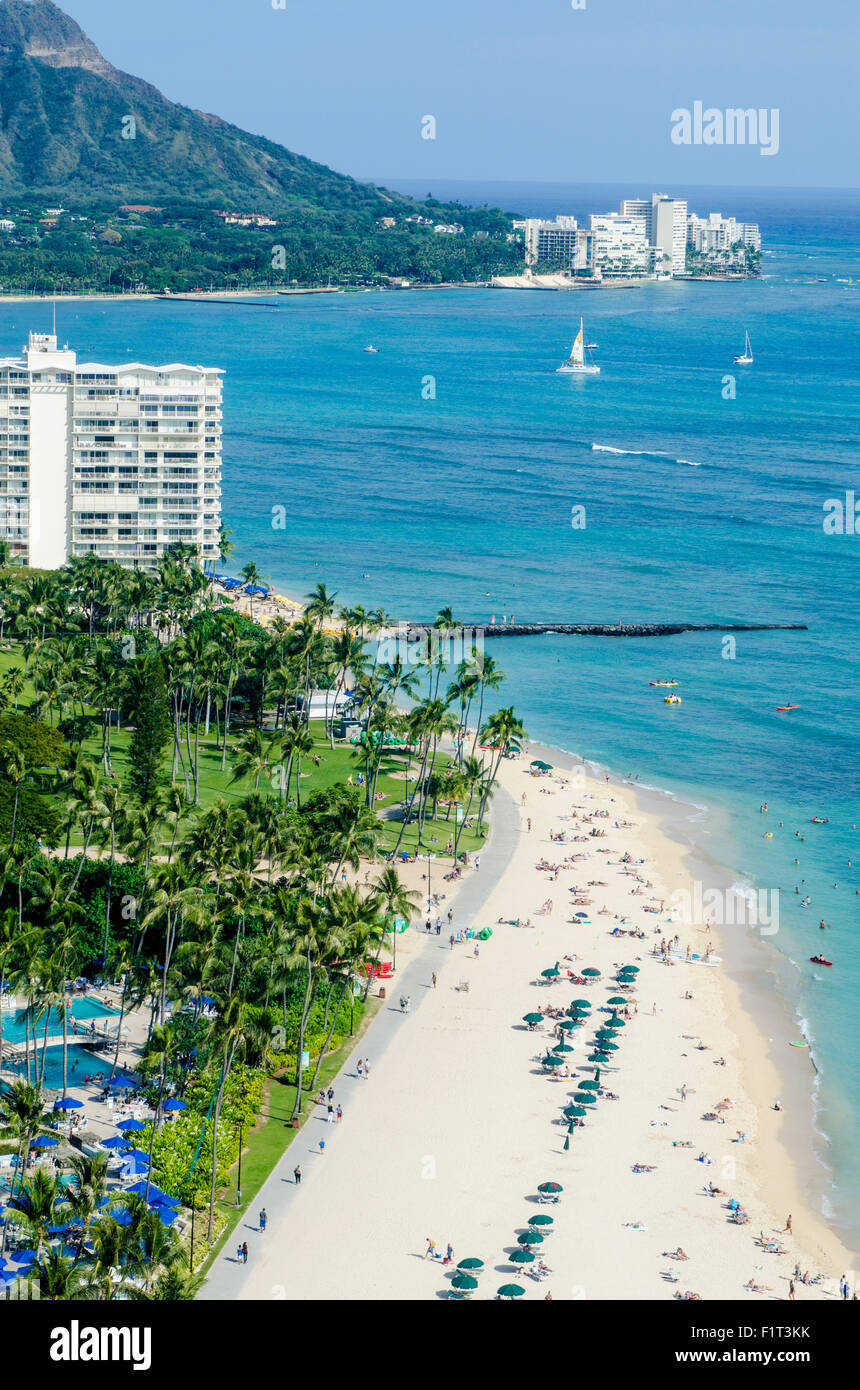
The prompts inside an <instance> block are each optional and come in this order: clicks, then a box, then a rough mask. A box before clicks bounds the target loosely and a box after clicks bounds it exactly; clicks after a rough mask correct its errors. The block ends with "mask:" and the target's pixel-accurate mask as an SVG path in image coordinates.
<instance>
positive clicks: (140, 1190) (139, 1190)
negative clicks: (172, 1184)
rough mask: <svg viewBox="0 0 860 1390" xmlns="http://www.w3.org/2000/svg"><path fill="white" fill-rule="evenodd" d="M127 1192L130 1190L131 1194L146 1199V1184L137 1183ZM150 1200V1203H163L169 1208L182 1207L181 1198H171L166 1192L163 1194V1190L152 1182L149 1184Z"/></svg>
mask: <svg viewBox="0 0 860 1390" xmlns="http://www.w3.org/2000/svg"><path fill="white" fill-rule="evenodd" d="M127 1190H128V1191H129V1192H134V1193H135V1194H136V1195H137V1196H138V1197H145V1196H146V1183H145V1182H136V1183H133V1184H132V1186H131V1187H129V1188H128V1189H127ZM149 1200H150V1203H153V1202H163V1203H164V1204H165V1206H168V1207H178V1206H179V1205H180V1201H179V1198H178V1197H169V1196H168V1194H167V1193H166V1192H162V1190H161V1188H160V1187H156V1186H155V1183H154V1182H151V1183H150V1184H149Z"/></svg>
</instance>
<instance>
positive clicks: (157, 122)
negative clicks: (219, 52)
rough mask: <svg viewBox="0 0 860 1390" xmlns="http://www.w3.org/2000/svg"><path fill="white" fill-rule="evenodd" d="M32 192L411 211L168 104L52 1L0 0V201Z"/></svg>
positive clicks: (90, 199) (77, 199) (69, 199)
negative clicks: (131, 133)
mask: <svg viewBox="0 0 860 1390" xmlns="http://www.w3.org/2000/svg"><path fill="white" fill-rule="evenodd" d="M129 116H132V117H133V118H134V127H135V128H134V138H132V139H129V138H124V132H125V133H126V135H127V133H128V132H129V131H130V130H131V126H130V124H129V121H128V117H129ZM31 194H36V195H43V196H48V197H50V198H52V199H60V200H62V201H63V202H65V203H67V204H70V205H81V204H86V203H94V202H105V201H106V200H115V201H123V200H133V201H135V202H155V203H158V202H163V201H165V200H168V199H174V200H175V199H177V198H183V199H187V200H189V201H194V202H200V203H205V204H208V205H209V206H217V207H224V208H238V207H244V208H251V209H253V210H255V211H261V212H265V211H285V210H292V211H298V210H299V208H300V207H301V206H302V205H303V204H304V205H312V206H315V207H322V208H325V209H327V210H328V211H332V210H337V209H339V208H342V209H345V210H347V209H348V210H349V211H351V212H353V213H358V214H362V213H363V214H371V215H375V216H380V215H382V214H383V213H385V212H391V211H396V210H400V209H404V208H411V207H414V206H416V204H414V203H413V201H412V200H411V199H409V198H406V197H404V196H402V195H400V194H397V193H389V192H385V191H382V190H379V189H376V188H373V187H371V186H370V185H367V184H362V183H359V182H357V181H356V180H355V179H350V178H347V177H346V176H345V175H342V174H337V173H335V172H334V171H333V170H331V169H328V168H326V167H325V165H322V164H316V163H314V162H313V160H310V159H304V158H303V157H302V156H301V155H297V154H293V153H291V151H289V150H287V149H285V148H284V147H283V146H282V145H277V144H275V143H274V142H273V141H271V140H266V139H264V138H263V137H262V136H258V135H249V134H248V133H247V132H246V131H243V130H240V129H239V128H238V127H237V126H233V125H230V124H229V123H228V122H227V121H223V120H221V119H220V118H219V117H218V116H211V115H207V114H205V113H203V112H201V111H193V110H191V109H190V108H188V107H186V106H179V105H177V104H176V103H175V102H172V101H169V100H168V99H167V97H165V96H163V95H162V93H161V92H159V91H158V90H157V89H156V88H155V87H152V86H150V84H149V83H148V82H144V81H142V80H141V79H140V78H139V77H132V76H131V75H130V74H129V73H125V72H120V71H119V69H118V68H115V67H114V66H113V65H112V64H111V63H109V62H108V61H107V59H106V58H104V57H102V55H101V53H100V52H99V50H98V49H97V48H96V46H95V44H93V43H92V42H91V41H90V39H88V38H87V36H86V34H85V33H84V32H83V30H82V29H81V28H80V26H79V25H78V24H77V23H76V22H75V21H74V20H73V19H72V18H71V17H70V16H69V15H67V14H65V13H64V11H63V10H61V9H60V8H59V7H58V6H57V5H55V4H53V3H52V0H0V197H5V198H20V197H21V196H29V195H31Z"/></svg>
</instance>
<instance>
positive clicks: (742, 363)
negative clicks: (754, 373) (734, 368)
mask: <svg viewBox="0 0 860 1390" xmlns="http://www.w3.org/2000/svg"><path fill="white" fill-rule="evenodd" d="M752 361H753V351H752V343H751V342H750V335H749V333H747V334H746V335H745V337H744V350H743V352H742V353H741V354H740V356H739V357H736V358H735V362H736V364H737V365H738V366H739V367H748V366H749V365H750V364H751V363H752Z"/></svg>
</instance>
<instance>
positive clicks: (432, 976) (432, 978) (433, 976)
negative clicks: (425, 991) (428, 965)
mask: <svg viewBox="0 0 860 1390" xmlns="http://www.w3.org/2000/svg"><path fill="white" fill-rule="evenodd" d="M430 978H431V980H432V981H433V988H434V989H435V988H436V971H435V970H434V971H433V974H432V975H431V976H430Z"/></svg>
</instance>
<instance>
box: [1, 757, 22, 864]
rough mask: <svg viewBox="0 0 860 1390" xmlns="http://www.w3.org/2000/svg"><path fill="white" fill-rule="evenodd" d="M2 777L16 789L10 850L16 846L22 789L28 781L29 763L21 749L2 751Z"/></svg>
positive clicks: (10, 832)
mask: <svg viewBox="0 0 860 1390" xmlns="http://www.w3.org/2000/svg"><path fill="white" fill-rule="evenodd" d="M0 777H2V779H3V781H4V782H7V783H8V784H9V786H11V787H13V788H14V793H15V794H14V797H13V800H12V825H11V829H10V831H9V848H10V849H11V848H12V847H13V846H14V844H15V831H16V830H17V827H18V803H19V801H20V798H21V788H22V786H23V785H24V782H25V781H26V779H27V763H26V760H25V758H24V754H23V753H22V752H21V750H20V748H13V747H6V748H2V749H0Z"/></svg>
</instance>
